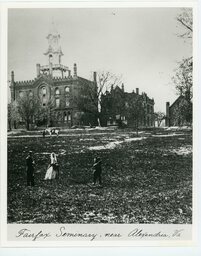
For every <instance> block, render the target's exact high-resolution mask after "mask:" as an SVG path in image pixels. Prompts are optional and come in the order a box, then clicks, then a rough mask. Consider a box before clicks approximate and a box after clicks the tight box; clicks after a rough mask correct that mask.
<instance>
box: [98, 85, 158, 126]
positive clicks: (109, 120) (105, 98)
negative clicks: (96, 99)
mask: <svg viewBox="0 0 201 256" xmlns="http://www.w3.org/2000/svg"><path fill="white" fill-rule="evenodd" d="M138 99H139V102H140V106H138V112H139V116H138V119H139V120H138V125H139V126H141V127H153V126H154V99H150V98H149V97H148V96H147V94H146V93H142V94H139V88H136V92H134V91H133V92H132V93H128V92H125V91H124V85H123V84H122V87H121V88H120V87H119V86H116V87H115V88H113V87H112V88H111V90H110V92H109V91H106V93H105V94H104V95H102V104H101V105H102V108H101V113H102V123H103V124H104V125H107V126H108V125H118V124H123V125H126V126H133V125H135V124H136V120H135V119H134V118H132V117H131V115H132V113H130V111H131V109H130V105H131V104H132V103H133V102H136V100H138ZM136 107H137V106H136Z"/></svg>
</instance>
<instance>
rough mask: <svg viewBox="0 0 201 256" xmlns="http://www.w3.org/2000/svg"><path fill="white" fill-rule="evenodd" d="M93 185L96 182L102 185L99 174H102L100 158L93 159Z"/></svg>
mask: <svg viewBox="0 0 201 256" xmlns="http://www.w3.org/2000/svg"><path fill="white" fill-rule="evenodd" d="M93 168H94V179H93V181H94V185H95V184H96V181H97V180H98V181H99V184H100V185H102V178H101V173H102V167H101V159H100V157H96V158H94V165H93Z"/></svg>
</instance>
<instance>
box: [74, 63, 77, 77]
mask: <svg viewBox="0 0 201 256" xmlns="http://www.w3.org/2000/svg"><path fill="white" fill-rule="evenodd" d="M73 70H74V74H73V76H74V77H77V65H76V63H75V64H74V68H73Z"/></svg>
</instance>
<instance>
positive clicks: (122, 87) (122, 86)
mask: <svg viewBox="0 0 201 256" xmlns="http://www.w3.org/2000/svg"><path fill="white" fill-rule="evenodd" d="M121 89H122V91H123V92H124V84H123V83H122V85H121Z"/></svg>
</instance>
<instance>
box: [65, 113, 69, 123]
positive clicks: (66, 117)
mask: <svg viewBox="0 0 201 256" xmlns="http://www.w3.org/2000/svg"><path fill="white" fill-rule="evenodd" d="M67 120H68V116H67V114H66V112H64V121H65V122H66V121H67Z"/></svg>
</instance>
